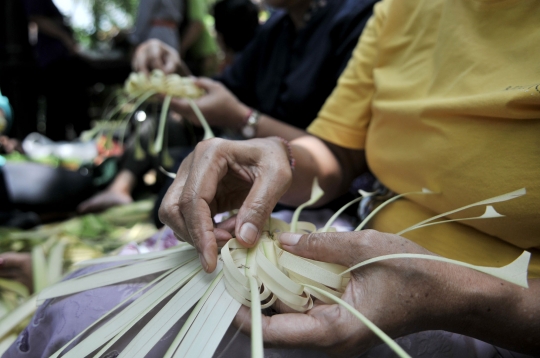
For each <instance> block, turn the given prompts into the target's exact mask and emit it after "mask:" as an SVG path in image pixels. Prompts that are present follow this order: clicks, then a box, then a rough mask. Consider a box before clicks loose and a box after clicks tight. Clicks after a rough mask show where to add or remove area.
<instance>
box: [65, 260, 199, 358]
mask: <svg viewBox="0 0 540 358" xmlns="http://www.w3.org/2000/svg"><path fill="white" fill-rule="evenodd" d="M197 264H198V262H196V261H194V262H192V263H190V264H188V265H185V266H182V267H179V268H177V269H176V270H174V271H173V272H172V273H171V274H169V275H168V276H167V277H165V278H164V279H162V280H161V281H159V282H158V283H156V284H155V285H154V286H153V287H151V288H150V289H149V290H148V291H146V292H145V293H144V294H143V295H142V296H140V297H138V298H137V299H135V300H134V301H133V302H132V303H131V304H130V305H129V306H127V307H126V308H124V309H123V310H122V311H121V312H119V313H118V314H117V315H116V316H114V317H113V318H112V319H110V320H109V321H107V322H106V323H104V324H103V325H102V326H101V327H99V328H97V329H96V330H95V331H94V332H92V333H90V334H89V335H88V336H87V337H86V338H85V339H84V340H82V341H81V342H79V343H78V344H77V345H76V346H75V347H73V348H72V349H70V350H69V352H67V353H66V354H64V355H62V357H63V358H79V357H86V356H87V355H89V354H90V353H92V352H93V351H95V350H96V349H98V348H99V347H101V346H103V345H104V344H107V342H109V341H110V340H111V339H116V336H117V335H118V333H121V332H122V331H123V330H124V328H125V327H126V326H127V325H130V324H131V325H133V324H135V323H136V322H138V321H139V320H140V319H142V318H143V317H144V316H145V315H146V313H148V312H150V311H151V310H152V309H153V308H154V307H155V306H157V305H158V304H159V303H160V302H162V301H163V300H164V299H166V298H167V297H169V296H170V295H171V294H172V293H173V292H174V291H176V290H177V289H178V288H180V287H182V286H183V285H186V283H187V282H188V281H189V280H191V279H192V278H193V277H194V276H193V275H195V274H196V273H197V272H200V270H201V269H200V264H199V266H197ZM59 353H62V352H59Z"/></svg>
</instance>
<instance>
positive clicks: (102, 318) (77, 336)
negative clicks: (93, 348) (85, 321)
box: [49, 267, 178, 358]
mask: <svg viewBox="0 0 540 358" xmlns="http://www.w3.org/2000/svg"><path fill="white" fill-rule="evenodd" d="M177 269H178V267H175V268H172V269H170V270H168V271H166V272H165V273H163V274H161V275H160V276H158V277H156V278H155V279H154V280H152V281H150V282H149V283H148V284H146V285H145V286H143V287H141V288H140V289H139V290H137V291H135V292H134V293H132V294H131V295H129V296H128V297H127V298H126V299H124V300H123V301H122V302H120V303H119V304H117V305H116V306H114V307H113V308H112V309H110V310H109V311H108V312H107V313H105V314H104V315H103V316H101V317H100V318H98V319H97V320H96V321H95V322H94V323H92V324H91V325H90V326H88V327H86V328H85V329H84V330H83V331H82V332H81V333H79V334H78V335H76V336H75V337H73V338H72V339H71V340H70V341H69V342H67V343H66V344H65V345H64V346H63V347H62V348H60V349H59V350H57V351H56V352H55V353H54V354H53V355H52V356H50V357H49V358H58V357H59V356H60V354H61V353H62V352H63V351H64V350H65V349H66V348H67V347H69V346H70V345H71V344H72V343H73V342H75V341H76V340H77V339H78V338H79V337H81V336H82V335H84V334H85V333H86V332H89V331H90V330H91V329H92V327H94V326H96V325H97V324H98V323H99V322H101V321H103V320H104V319H106V318H107V317H109V315H110V314H112V313H113V312H116V310H117V309H118V308H120V307H122V306H123V305H124V304H126V303H127V302H129V301H130V300H131V299H132V298H134V297H137V296H138V295H139V294H140V293H142V292H143V291H145V290H146V289H148V288H151V287H153V286H154V284H156V283H157V282H160V281H161V280H163V279H164V278H165V277H167V276H169V275H170V274H171V273H172V272H174V271H175V270H177ZM150 291H151V289H150V290H149V291H147V292H145V295H147V294H148V295H149V294H151V292H150ZM102 344H103V342H102Z"/></svg>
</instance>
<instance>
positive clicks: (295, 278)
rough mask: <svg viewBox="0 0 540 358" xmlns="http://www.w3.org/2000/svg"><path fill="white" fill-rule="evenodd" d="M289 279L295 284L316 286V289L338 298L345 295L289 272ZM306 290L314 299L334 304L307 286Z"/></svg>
mask: <svg viewBox="0 0 540 358" xmlns="http://www.w3.org/2000/svg"><path fill="white" fill-rule="evenodd" d="M289 277H290V278H291V280H293V281H294V282H298V283H300V284H302V285H311V286H315V287H317V288H319V289H321V290H324V291H326V292H328V293H329V294H331V295H334V296H336V297H341V295H342V294H343V292H340V291H336V290H334V289H331V288H329V287H326V286H325V285H321V284H320V283H319V282H317V281H314V280H311V279H309V278H307V277H304V276H302V275H299V274H297V273H295V272H293V271H289ZM304 290H305V292H306V293H308V294H310V295H312V296H313V297H316V298H318V299H319V300H321V301H323V302H324V303H328V304H331V303H333V301H332V300H330V299H328V298H327V297H326V296H323V295H321V294H319V293H318V292H317V291H313V290H310V289H309V288H308V287H305V286H304Z"/></svg>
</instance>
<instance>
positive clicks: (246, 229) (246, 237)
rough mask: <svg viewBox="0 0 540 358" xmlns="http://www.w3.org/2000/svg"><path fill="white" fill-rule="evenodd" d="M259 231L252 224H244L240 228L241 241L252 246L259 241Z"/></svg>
mask: <svg viewBox="0 0 540 358" xmlns="http://www.w3.org/2000/svg"><path fill="white" fill-rule="evenodd" d="M258 234H259V230H257V227H256V226H255V225H253V224H252V223H244V225H242V227H241V228H240V239H241V240H242V241H244V242H245V243H246V244H249V245H252V244H253V243H255V240H257V235H258Z"/></svg>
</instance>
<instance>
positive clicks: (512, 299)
mask: <svg viewBox="0 0 540 358" xmlns="http://www.w3.org/2000/svg"><path fill="white" fill-rule="evenodd" d="M433 273H435V275H436V276H435V277H437V280H438V281H439V285H438V287H437V289H436V290H433V291H436V292H433V291H432V292H429V297H427V298H426V300H429V301H428V302H429V303H428V304H429V307H430V308H429V309H427V310H425V312H426V313H425V316H423V317H421V320H420V321H419V322H418V326H417V327H416V329H415V331H420V330H447V331H451V332H456V333H460V334H463V335H467V336H470V337H474V338H477V339H480V340H483V341H486V342H489V343H492V344H493V345H495V346H499V347H503V348H507V349H510V350H515V351H519V352H523V353H535V354H538V353H540V320H539V319H538V318H539V317H540V300H539V299H538V297H540V280H529V288H528V289H526V288H522V287H519V286H517V285H514V284H512V283H509V282H506V281H503V280H501V279H498V278H495V277H492V276H489V275H486V274H483V273H480V272H477V271H473V270H470V269H467V268H462V267H449V266H447V265H444V264H443V265H442V269H439V270H437V269H433V270H432V273H431V274H433ZM419 290H421V289H419Z"/></svg>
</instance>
